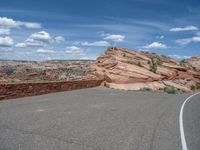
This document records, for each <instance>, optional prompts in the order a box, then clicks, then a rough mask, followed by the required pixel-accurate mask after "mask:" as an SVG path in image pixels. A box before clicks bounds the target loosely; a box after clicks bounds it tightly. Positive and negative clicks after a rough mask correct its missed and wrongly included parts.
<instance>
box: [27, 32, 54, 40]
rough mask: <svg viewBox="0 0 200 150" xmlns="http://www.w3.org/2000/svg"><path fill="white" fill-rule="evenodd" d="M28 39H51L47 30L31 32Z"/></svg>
mask: <svg viewBox="0 0 200 150" xmlns="http://www.w3.org/2000/svg"><path fill="white" fill-rule="evenodd" d="M29 39H33V40H37V41H43V42H49V41H50V40H51V36H50V34H49V33H48V32H45V31H40V32H37V33H34V34H32V35H31V36H30V37H29Z"/></svg>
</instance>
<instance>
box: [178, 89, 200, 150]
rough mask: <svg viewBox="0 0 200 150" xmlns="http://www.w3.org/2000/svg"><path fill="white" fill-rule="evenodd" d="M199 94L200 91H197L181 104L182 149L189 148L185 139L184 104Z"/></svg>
mask: <svg viewBox="0 0 200 150" xmlns="http://www.w3.org/2000/svg"><path fill="white" fill-rule="evenodd" d="M197 94H200V92H199V93H195V94H193V95H191V96H189V97H188V98H187V99H186V100H185V101H184V102H183V104H182V106H181V111H180V114H179V124H180V134H181V144H182V150H188V149H187V143H186V140H185V133H184V127H183V109H184V106H185V104H186V103H187V102H188V101H189V100H190V98H192V97H193V96H195V95H197Z"/></svg>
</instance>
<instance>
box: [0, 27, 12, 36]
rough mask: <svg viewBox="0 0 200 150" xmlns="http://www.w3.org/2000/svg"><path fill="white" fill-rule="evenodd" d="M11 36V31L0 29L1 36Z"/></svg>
mask: <svg viewBox="0 0 200 150" xmlns="http://www.w3.org/2000/svg"><path fill="white" fill-rule="evenodd" d="M6 35H10V29H4V28H2V29H0V36H6Z"/></svg>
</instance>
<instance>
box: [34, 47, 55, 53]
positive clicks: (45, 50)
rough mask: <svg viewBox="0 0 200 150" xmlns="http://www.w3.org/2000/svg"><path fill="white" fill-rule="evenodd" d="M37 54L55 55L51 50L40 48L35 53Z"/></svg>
mask: <svg viewBox="0 0 200 150" xmlns="http://www.w3.org/2000/svg"><path fill="white" fill-rule="evenodd" d="M36 52H37V53H55V51H54V50H51V49H43V48H40V49H38V50H37V51H36Z"/></svg>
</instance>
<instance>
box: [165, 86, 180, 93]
mask: <svg viewBox="0 0 200 150" xmlns="http://www.w3.org/2000/svg"><path fill="white" fill-rule="evenodd" d="M164 92H166V93H168V94H176V93H177V89H176V88H175V87H173V86H166V87H165V88H164Z"/></svg>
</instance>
